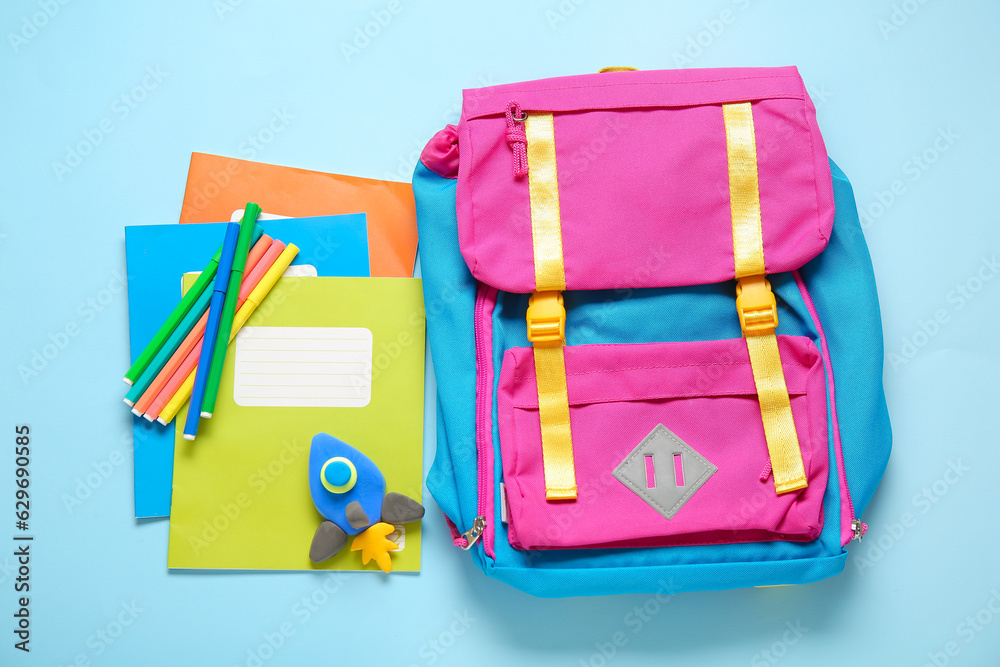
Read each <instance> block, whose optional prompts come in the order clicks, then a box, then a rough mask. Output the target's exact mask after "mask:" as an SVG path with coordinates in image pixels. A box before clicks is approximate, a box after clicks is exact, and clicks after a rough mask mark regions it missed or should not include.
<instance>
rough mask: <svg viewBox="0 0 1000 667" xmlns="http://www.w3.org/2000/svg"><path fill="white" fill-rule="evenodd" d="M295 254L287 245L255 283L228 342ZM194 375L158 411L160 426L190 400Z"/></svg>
mask: <svg viewBox="0 0 1000 667" xmlns="http://www.w3.org/2000/svg"><path fill="white" fill-rule="evenodd" d="M297 254H299V248H298V246H296V245H295V244H294V243H289V244H288V245H287V246H286V247H285V249H284V251H283V252H282V253H281V254H280V255H278V259H276V260H274V264H272V265H271V268H270V269H268V271H267V273H265V274H264V277H263V278H261V279H260V282H259V283H257V287H255V288H253V291H252V292H250V294H249V295H248V296H247V299H246V301H244V302H243V305H242V306H240V309H239V310H238V311H236V317H235V318H233V330H232V332H230V334H229V341H230V342H232V340H233V339H234V338H236V334H238V333H239V332H240V329H242V328H243V325H244V324H246V322H247V320H248V319H250V316H251V315H253V311H254V310H256V309H257V306H259V305H260V303H261V301H263V300H264V297H266V296H267V294H268V292H270V291H271V288H272V287H274V285H275V283H277V282H278V278H280V277H281V274H282V273H284V272H285V269H287V268H288V266H289V264H291V263H292V260H293V259H295V256H296V255H297ZM194 374H195V371H191V373H190V375H188V376H187V379H185V380H184V382H183V383H182V384H181V386H180V387H178V388H177V393H176V394H174V395H173V396H172V397H171V398H170V400H169V401H167V404H166V405H165V406H163V410H161V411H160V416H159V417H157V418H156V421H158V422H160V423H161V424H169V423H170V421H171V420H172V419H173V418H174V417H175V416H177V413H178V412H179V411H180V409H181V406H182V405H184V403H185V402H187V400H188V399H189V398H191V390H192V389H193V388H194Z"/></svg>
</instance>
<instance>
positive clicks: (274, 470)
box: [168, 277, 424, 572]
mask: <svg viewBox="0 0 1000 667" xmlns="http://www.w3.org/2000/svg"><path fill="white" fill-rule="evenodd" d="M192 280H193V278H191V279H189V283H190V282H191V281H192ZM268 299H269V300H271V299H273V300H274V303H276V304H278V305H275V307H274V308H273V309H271V310H270V311H269V312H268V311H265V310H264V309H263V308H262V309H261V310H259V311H257V312H255V313H254V315H253V316H252V317H251V318H250V319H249V320H248V321H247V323H246V326H245V327H244V328H243V329H242V330H241V332H240V333H239V334H238V336H237V338H236V340H235V341H234V345H235V349H234V350H233V351H231V353H230V354H229V355H227V357H226V362H225V367H224V370H223V376H222V383H221V386H220V388H219V399H218V403H217V404H216V414H215V416H214V417H213V418H212V419H211V420H208V421H203V422H202V425H201V428H200V430H199V432H198V437H197V439H196V440H194V441H193V442H192V441H188V440H184V439H183V438H182V437H181V434H180V433H178V434H177V437H176V439H175V448H176V449H175V454H174V476H173V484H174V494H173V504H172V507H171V512H170V547H169V553H168V566H169V567H171V568H195V569H217V568H218V569H252V570H328V569H337V570H378V566H377V565H376V564H375V562H374V561H372V562H370V563H369V564H368V565H367V566H365V565H362V562H361V558H360V554H359V552H357V551H353V552H352V551H350V544H349V543H348V546H347V547H345V548H344V549H343V550H342V551H341V552H340V553H339V554H338V555H336V556H334V557H333V558H331V559H330V560H328V561H326V562H324V563H322V564H320V565H315V564H313V563H312V561H310V560H309V546H310V543H311V542H312V538H313V534H314V533H315V531H316V528H317V527H318V526H319V525H320V523H321V522H322V521H323V518H322V517H321V515H320V514H319V513H318V512H317V511H316V508H315V506H314V505H313V502H312V498H311V496H310V492H309V478H308V460H309V446H310V443H311V441H312V438H313V436H314V435H316V434H317V433H324V432H325V433H329V434H330V435H333V436H336V437H337V438H340V439H341V440H343V441H344V442H346V443H348V444H349V445H351V446H353V447H355V448H357V449H359V450H361V451H362V452H363V453H364V454H365V455H367V456H368V457H369V458H371V460H372V461H373V462H374V463H375V465H377V466H378V467H379V469H380V470H381V471H382V473H383V474H384V475H385V479H386V490H387V492H388V491H396V492H399V493H403V494H405V495H407V496H409V497H411V498H413V499H414V500H417V501H418V502H419V501H420V500H421V488H422V479H423V474H422V472H423V471H422V438H423V389H424V385H423V382H424V310H423V297H422V293H421V286H420V280H419V279H416V278H324V277H318V278H308V277H305V278H282V279H280V280H279V281H278V283H277V284H276V285H275V287H274V288H273V290H272V291H271V294H270V295H269V296H268ZM265 303H266V302H265ZM185 415H186V408H185V409H184V410H182V411H181V413H180V414H179V415H178V416H177V418H178V419H179V420H181V423H183V421H184V418H185ZM397 540H398V543H400V545H401V548H400V549H398V550H396V551H393V552H392V556H391V557H392V570H393V571H394V572H406V571H410V572H413V571H419V569H420V524H419V522H416V523H412V524H407V525H406V526H405V527H404V530H403V531H402V532H401V534H399V535H398V536H397Z"/></svg>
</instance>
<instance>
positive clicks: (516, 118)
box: [506, 100, 528, 178]
mask: <svg viewBox="0 0 1000 667" xmlns="http://www.w3.org/2000/svg"><path fill="white" fill-rule="evenodd" d="M506 116H507V145H509V146H510V148H511V150H512V151H514V178H518V177H520V176H524V175H525V174H527V173H528V138H527V136H525V134H524V121H526V120H527V119H528V116H527V115H526V114H525V113H523V112H522V111H521V105H520V104H518V103H517V102H515V101H513V100H511V101H510V102H508V103H507V114H506Z"/></svg>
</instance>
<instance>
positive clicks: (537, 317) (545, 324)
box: [527, 291, 566, 347]
mask: <svg viewBox="0 0 1000 667" xmlns="http://www.w3.org/2000/svg"><path fill="white" fill-rule="evenodd" d="M527 319H528V340H529V341H531V344H532V345H534V346H535V347H560V346H561V345H562V344H563V343H564V342H565V341H566V307H565V306H564V305H563V295H562V292H556V291H546V292H535V293H533V294H532V295H531V297H530V298H529V299H528V315H527Z"/></svg>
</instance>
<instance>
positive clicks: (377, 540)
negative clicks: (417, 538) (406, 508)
mask: <svg viewBox="0 0 1000 667" xmlns="http://www.w3.org/2000/svg"><path fill="white" fill-rule="evenodd" d="M395 530H396V529H395V528H394V527H393V526H392V525H391V524H388V523H383V522H381V521H380V522H378V523H376V524H374V525H372V526H371V527H370V528H369V529H368V530H366V531H365V532H363V533H361V534H359V535H358V536H357V537H355V538H354V541H353V542H352V543H351V551H361V562H362V563H363V564H364V565H367V564H368V563H369V562H370V561H371V559H372V558H374V559H375V563H376V564H377V565H378V566H379V567H380V568H382V571H383V572H390V571H392V559H391V558H390V557H389V552H390V551H395V550H396V549H398V548H399V545H398V544H396V543H395V542H393V541H392V540H390V539H389V538H388V536H389V535H390V534H392V533H393V532H395Z"/></svg>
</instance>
